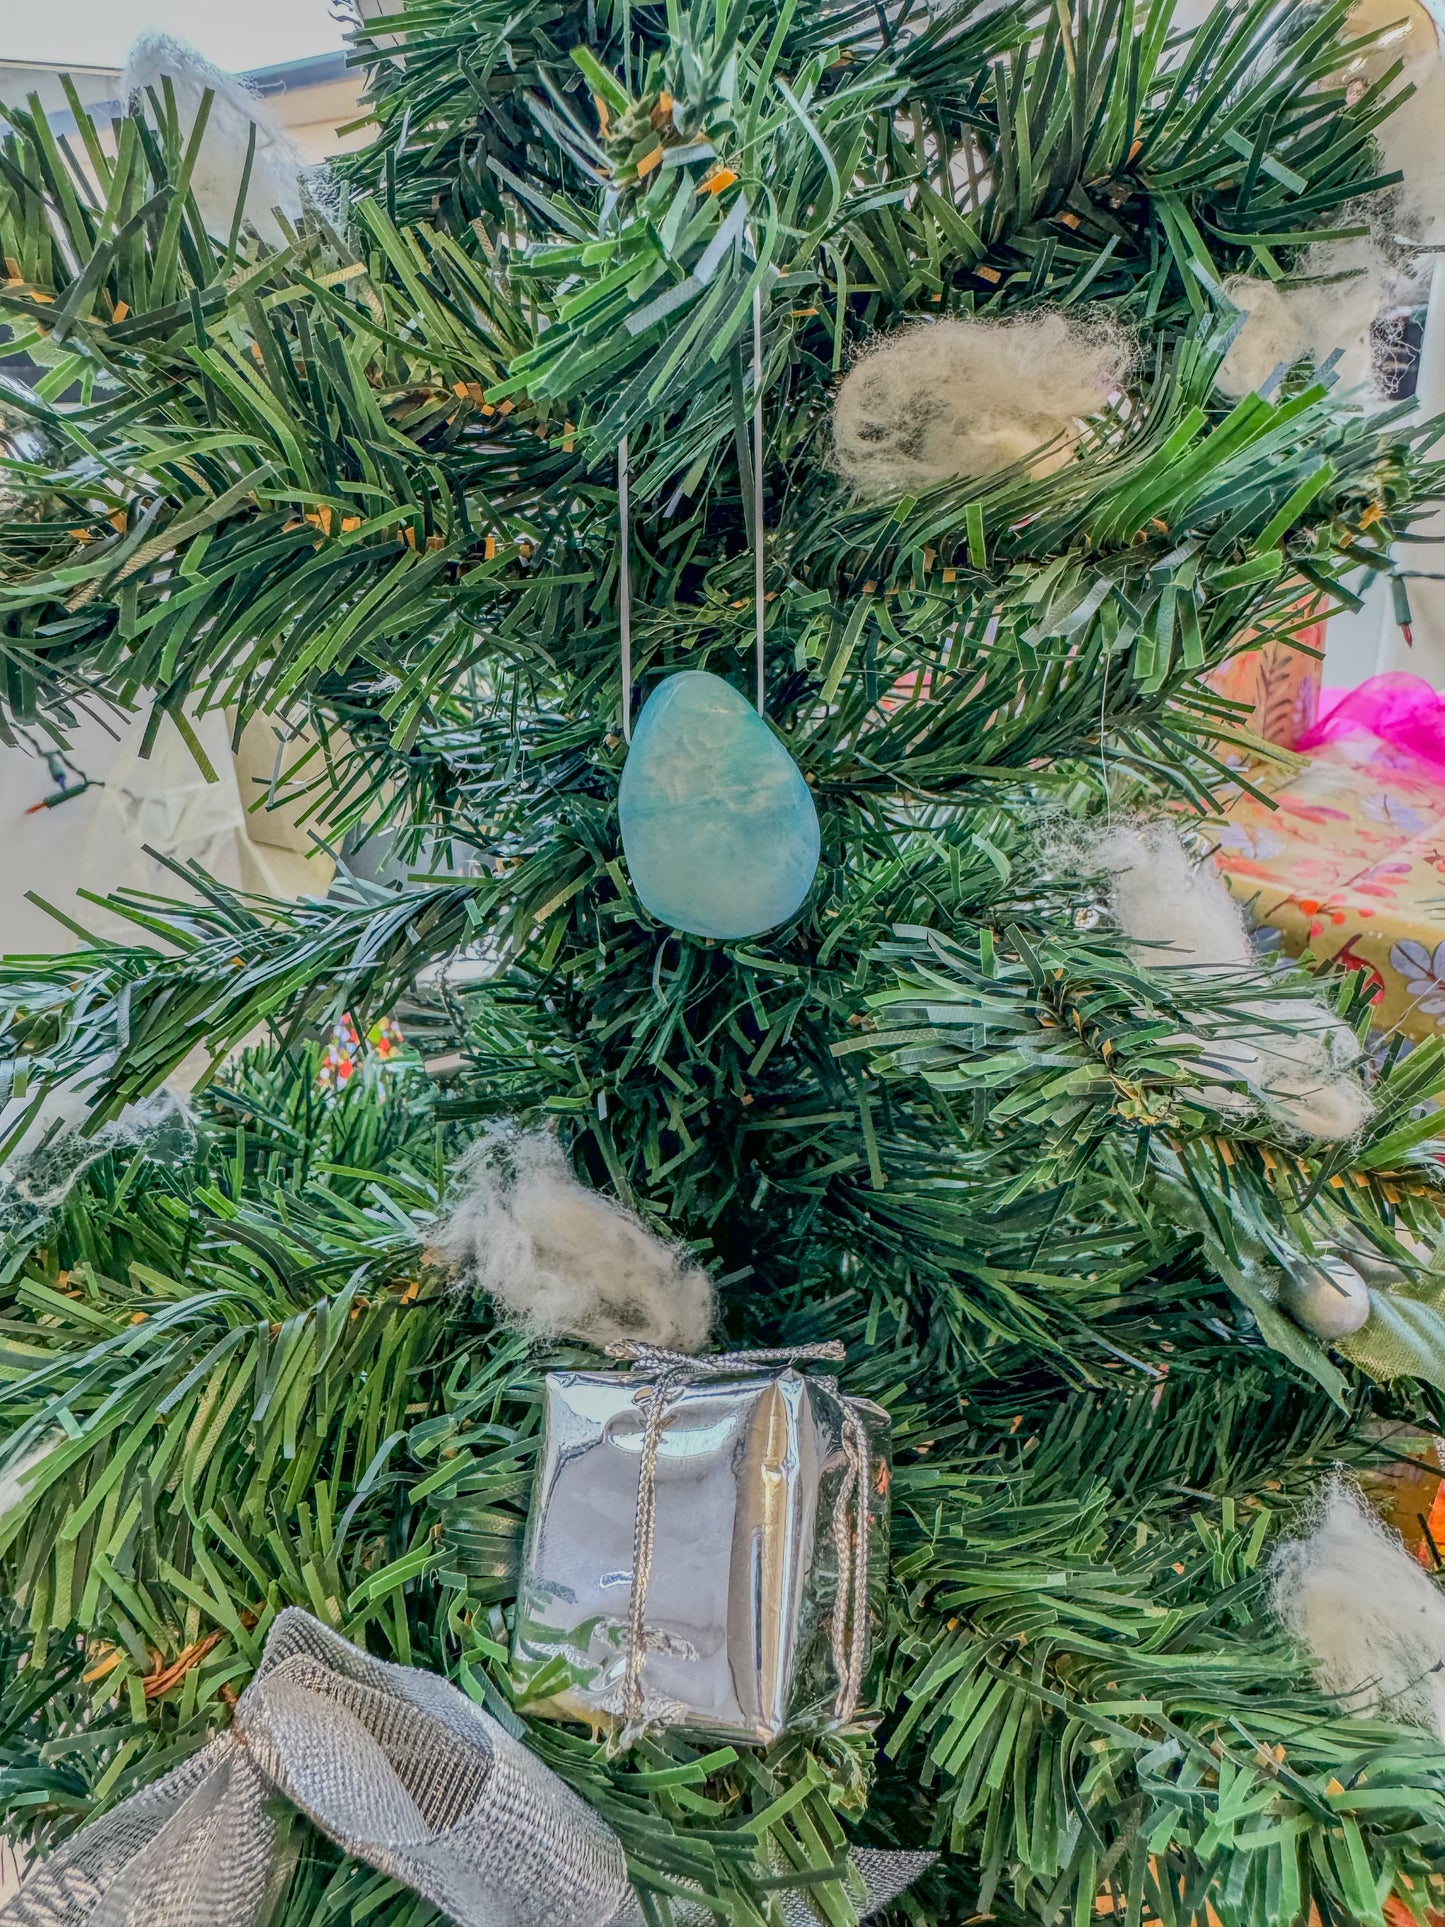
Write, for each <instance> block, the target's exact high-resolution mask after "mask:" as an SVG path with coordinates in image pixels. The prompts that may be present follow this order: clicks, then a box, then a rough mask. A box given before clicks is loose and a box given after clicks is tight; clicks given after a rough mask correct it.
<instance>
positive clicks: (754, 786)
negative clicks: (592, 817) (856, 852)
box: [617, 669, 819, 939]
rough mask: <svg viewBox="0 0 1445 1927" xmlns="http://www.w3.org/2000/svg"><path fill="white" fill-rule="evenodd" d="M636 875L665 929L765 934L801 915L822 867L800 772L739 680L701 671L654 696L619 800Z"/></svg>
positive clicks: (814, 815) (673, 680)
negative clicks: (738, 687) (737, 684)
mask: <svg viewBox="0 0 1445 1927" xmlns="http://www.w3.org/2000/svg"><path fill="white" fill-rule="evenodd" d="M617 807H618V816H619V818H620V822H621V828H622V849H623V854H624V856H625V857H626V859H627V869H628V874H629V875H630V876H631V878H632V887H633V888H634V890H636V892H637V895H638V897H639V898H640V900H641V902H642V904H643V906H644V907H645V908H646V909H647V910H648V911H649V912H650V913H651V914H652V915H653V916H654V917H656V918H657V920H658V921H659V923H666V924H670V925H671V926H672V928H673V929H674V930H683V931H686V932H687V933H688V934H689V935H690V936H695V937H716V938H721V939H727V938H733V937H756V936H760V935H761V934H762V932H763V931H765V930H773V929H776V928H777V926H778V925H779V924H780V923H786V922H787V921H788V919H789V918H790V917H792V916H795V915H796V914H797V912H798V910H799V909H801V907H802V904H803V900H804V899H805V898H806V896H807V894H808V891H809V890H810V889H811V887H812V883H813V877H814V875H815V873H816V871H817V868H818V850H819V836H818V812H817V810H816V809H815V808H814V806H813V798H812V795H811V794H810V792H809V789H808V785H807V784H806V783H805V782H804V780H803V776H802V772H801V771H800V770H799V768H798V766H797V764H796V763H795V762H794V761H793V759H792V757H791V756H790V755H789V754H788V752H787V750H786V749H784V747H783V745H782V744H781V743H780V742H779V741H778V739H777V737H776V736H775V735H774V734H773V732H772V731H771V730H770V729H769V727H768V725H767V723H766V722H765V721H764V719H763V718H762V717H761V716H760V715H759V714H758V713H757V711H756V710H754V709H752V708H751V707H750V706H749V704H748V703H747V701H746V700H745V699H744V698H743V697H742V696H740V695H739V694H738V692H737V690H735V689H734V688H733V687H732V685H731V684H730V683H725V682H724V681H723V680H722V678H721V677H720V676H714V675H711V674H710V673H709V672H708V671H707V670H704V669H685V670H683V671H682V672H681V673H680V674H678V675H675V676H669V677H668V678H667V680H666V681H665V682H663V683H661V684H659V686H658V687H657V688H656V689H655V690H654V691H653V693H652V695H651V696H650V697H649V698H648V701H647V705H646V707H645V708H644V710H643V712H642V715H641V717H640V719H639V720H638V724H637V728H636V729H635V730H634V732H633V739H632V748H631V750H630V751H629V753H628V757H627V762H626V764H625V765H624V767H623V771H622V782H621V785H620V788H619V790H618V798H617Z"/></svg>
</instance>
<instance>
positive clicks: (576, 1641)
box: [512, 1344, 890, 1745]
mask: <svg viewBox="0 0 1445 1927" xmlns="http://www.w3.org/2000/svg"><path fill="white" fill-rule="evenodd" d="M609 1351H610V1353H611V1354H612V1356H614V1357H624V1358H630V1359H631V1360H632V1371H631V1372H630V1373H624V1372H554V1373H551V1374H549V1375H548V1378H547V1380H546V1425H545V1432H544V1436H543V1441H542V1453H541V1460H540V1463H539V1465H538V1469H537V1481H536V1486H535V1489H534V1492H533V1499H532V1512H531V1517H530V1520H529V1522H528V1527H527V1542H526V1551H525V1553H524V1555H523V1562H522V1579H521V1586H520V1591H519V1596H518V1600H517V1611H516V1620H515V1624H514V1629H513V1635H512V1673H513V1680H514V1685H515V1688H516V1696H517V1701H518V1704H519V1705H520V1706H521V1707H522V1708H523V1710H524V1711H526V1712H529V1713H536V1714H542V1715H545V1716H548V1717H550V1718H555V1719H562V1720H577V1721H581V1722H583V1723H585V1724H587V1725H590V1726H592V1727H593V1728H611V1729H613V1730H618V1729H620V1731H621V1734H622V1737H623V1740H624V1742H625V1741H626V1740H627V1739H630V1738H633V1737H635V1736H636V1735H637V1734H639V1733H641V1732H644V1731H648V1730H657V1729H661V1728H667V1727H686V1728H688V1729H689V1730H690V1731H694V1732H697V1733H699V1734H704V1735H707V1736H710V1737H713V1738H717V1739H727V1740H742V1741H745V1742H751V1743H753V1744H756V1745H766V1744H768V1743H769V1742H771V1741H773V1740H776V1739H777V1738H778V1737H779V1736H780V1735H781V1734H783V1733H785V1732H788V1733H792V1732H799V1731H816V1730H818V1729H821V1728H827V1727H841V1726H847V1725H850V1724H851V1723H853V1722H854V1721H856V1720H857V1719H858V1718H859V1717H860V1715H861V1713H862V1710H863V1707H864V1703H865V1701H866V1684H865V1682H866V1680H867V1675H868V1668H869V1660H870V1651H871V1648H872V1644H873V1637H874V1634H875V1631H876V1629H877V1626H878V1623H879V1621H880V1619H881V1614H882V1605H883V1591H884V1587H885V1584H886V1573H887V1565H888V1480H889V1469H890V1460H889V1442H890V1441H889V1432H890V1428H889V1420H888V1414H887V1413H886V1412H885V1411H884V1410H883V1409H882V1407H881V1406H878V1405H875V1404H873V1403H872V1402H871V1401H870V1400H868V1399H861V1398H846V1397H844V1396H843V1395H842V1393H840V1391H839V1390H838V1384H837V1381H836V1379H833V1378H825V1377H819V1378H813V1377H807V1376H805V1375H804V1374H803V1373H802V1372H800V1371H798V1370H797V1369H796V1368H797V1367H798V1366H799V1365H801V1364H805V1363H811V1362H817V1361H821V1360H833V1361H837V1360H840V1359H841V1358H842V1357H843V1355H844V1354H843V1348H842V1346H841V1345H837V1344H831V1345H813V1346H805V1347H800V1348H797V1349H794V1350H789V1351H781V1352H732V1353H727V1354H723V1355H721V1356H715V1357H711V1358H692V1357H688V1356H686V1355H684V1354H682V1353H678V1352H663V1351H658V1350H656V1349H654V1348H652V1347H649V1346H642V1345H636V1346H634V1345H615V1346H611V1347H609Z"/></svg>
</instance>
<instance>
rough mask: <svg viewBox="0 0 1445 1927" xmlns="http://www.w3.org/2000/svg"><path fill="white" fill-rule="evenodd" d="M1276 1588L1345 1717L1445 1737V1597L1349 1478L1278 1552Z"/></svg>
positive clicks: (1283, 1617) (1336, 1484)
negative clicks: (1302, 1533)
mask: <svg viewBox="0 0 1445 1927" xmlns="http://www.w3.org/2000/svg"><path fill="white" fill-rule="evenodd" d="M1270 1590H1271V1603H1272V1604H1273V1607H1274V1610H1275V1612H1276V1614H1277V1615H1278V1617H1279V1619H1280V1621H1281V1622H1282V1624H1283V1625H1284V1627H1285V1629H1286V1631H1288V1632H1290V1633H1292V1634H1293V1635H1294V1637H1295V1638H1296V1639H1297V1640H1298V1641H1299V1642H1300V1644H1301V1645H1302V1646H1304V1647H1306V1648H1307V1649H1308V1651H1309V1652H1310V1654H1311V1656H1312V1657H1313V1660H1314V1674H1315V1680H1316V1682H1317V1683H1318V1685H1319V1687H1320V1689H1321V1690H1322V1691H1323V1692H1326V1693H1330V1694H1333V1695H1334V1696H1335V1697H1336V1698H1338V1699H1339V1700H1340V1701H1341V1702H1342V1704H1343V1707H1344V1710H1345V1711H1346V1712H1347V1713H1350V1714H1352V1715H1353V1716H1354V1717H1355V1718H1357V1719H1371V1718H1380V1717H1384V1718H1387V1719H1396V1720H1406V1721H1408V1722H1409V1723H1410V1724H1411V1725H1414V1726H1423V1727H1427V1728H1428V1729H1429V1730H1430V1731H1431V1732H1433V1733H1434V1734H1436V1735H1437V1737H1438V1738H1440V1739H1441V1740H1445V1595H1442V1593H1441V1592H1440V1589H1439V1588H1438V1587H1437V1586H1435V1585H1434V1584H1433V1583H1432V1582H1431V1581H1430V1579H1428V1578H1427V1577H1426V1575H1425V1573H1424V1572H1423V1571H1422V1570H1421V1569H1420V1567H1419V1566H1417V1565H1416V1563H1415V1561H1414V1560H1413V1559H1412V1558H1411V1557H1410V1555H1409V1554H1408V1553H1407V1552H1406V1550H1405V1548H1404V1546H1403V1545H1402V1544H1401V1542H1400V1539H1399V1538H1398V1536H1397V1535H1396V1534H1395V1533H1393V1532H1390V1531H1388V1530H1387V1529H1386V1528H1385V1527H1384V1526H1383V1525H1382V1524H1381V1522H1380V1521H1379V1519H1377V1518H1376V1517H1375V1515H1374V1513H1373V1512H1371V1510H1370V1509H1369V1507H1368V1506H1367V1505H1366V1504H1365V1501H1364V1500H1363V1499H1362V1498H1361V1496H1360V1494H1359V1492H1358V1490H1357V1489H1356V1488H1355V1486H1354V1485H1352V1484H1351V1483H1350V1482H1349V1481H1348V1480H1346V1479H1343V1478H1339V1477H1336V1478H1335V1479H1334V1480H1333V1481H1332V1482H1331V1483H1330V1484H1329V1485H1328V1486H1327V1487H1326V1488H1325V1491H1324V1493H1323V1495H1322V1502H1321V1503H1320V1504H1319V1506H1318V1507H1317V1509H1316V1511H1315V1514H1314V1516H1313V1518H1312V1520H1311V1521H1310V1530H1309V1532H1308V1534H1307V1536H1306V1537H1305V1538H1303V1539H1295V1540H1291V1541H1289V1542H1287V1543H1286V1544H1284V1545H1282V1546H1281V1547H1280V1548H1279V1550H1278V1551H1277V1552H1276V1553H1275V1555H1274V1561H1273V1565H1272V1570H1271V1588H1270Z"/></svg>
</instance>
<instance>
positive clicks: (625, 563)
mask: <svg viewBox="0 0 1445 1927" xmlns="http://www.w3.org/2000/svg"><path fill="white" fill-rule="evenodd" d="M617 533H618V541H619V543H620V545H621V554H620V558H619V563H618V577H617V604H618V617H619V619H620V622H621V625H622V740H623V742H624V743H630V742H631V741H632V557H631V554H630V551H631V548H632V516H631V514H630V512H629V509H628V502H627V437H626V436H625V435H624V436H623V437H622V440H621V441H620V442H619V443H618V444H617Z"/></svg>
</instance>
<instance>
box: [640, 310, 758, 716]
mask: <svg viewBox="0 0 1445 1927" xmlns="http://www.w3.org/2000/svg"><path fill="white" fill-rule="evenodd" d="M752 441H753V538H754V539H753V624H754V631H755V636H756V643H755V652H756V656H757V670H756V683H757V688H756V691H755V697H754V700H755V701H756V703H757V709H758V714H759V715H760V716H761V715H763V714H764V705H765V700H766V687H765V684H766V675H765V671H766V655H765V647H764V635H765V630H766V627H767V593H766V583H765V577H766V569H767V554H766V548H767V543H766V537H765V535H764V531H763V453H764V451H763V291H762V288H761V287H756V288H754V289H753V435H752ZM627 485H628V474H627V437H626V436H625V435H624V436H623V437H622V439H621V441H620V442H619V443H618V444H617V535H618V543H619V546H620V554H619V558H618V571H617V603H618V611H617V613H618V623H619V626H620V628H621V631H622V740H623V742H624V743H630V742H631V741H632V558H631V548H632V516H631V511H630V508H629V504H628V492H627Z"/></svg>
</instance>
